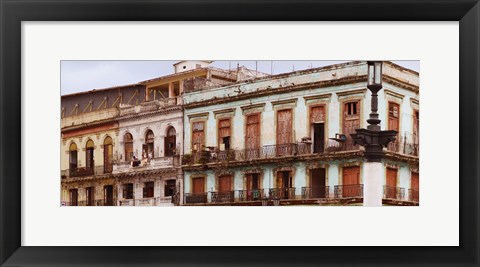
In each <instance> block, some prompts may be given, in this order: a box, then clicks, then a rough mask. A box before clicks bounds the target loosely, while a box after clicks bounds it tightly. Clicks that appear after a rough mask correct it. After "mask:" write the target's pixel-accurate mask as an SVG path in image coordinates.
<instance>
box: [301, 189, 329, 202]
mask: <svg viewBox="0 0 480 267" xmlns="http://www.w3.org/2000/svg"><path fill="white" fill-rule="evenodd" d="M329 195H330V187H329V186H312V187H302V199H309V198H328V197H329Z"/></svg>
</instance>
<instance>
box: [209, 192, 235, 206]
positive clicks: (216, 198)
mask: <svg viewBox="0 0 480 267" xmlns="http://www.w3.org/2000/svg"><path fill="white" fill-rule="evenodd" d="M234 193H235V191H225V192H210V194H211V196H212V203H224V202H233V201H234V199H235V195H234Z"/></svg>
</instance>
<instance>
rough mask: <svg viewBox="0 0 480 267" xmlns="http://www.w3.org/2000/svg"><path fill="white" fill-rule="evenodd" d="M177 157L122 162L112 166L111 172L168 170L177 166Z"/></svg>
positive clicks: (178, 163)
mask: <svg viewBox="0 0 480 267" xmlns="http://www.w3.org/2000/svg"><path fill="white" fill-rule="evenodd" d="M179 165H180V162H179V157H178V156H173V157H158V158H152V159H149V160H147V159H145V160H141V161H136V162H134V161H124V162H118V163H114V164H113V168H112V172H113V173H114V174H117V173H127V172H132V171H143V170H151V169H159V168H170V167H174V166H179Z"/></svg>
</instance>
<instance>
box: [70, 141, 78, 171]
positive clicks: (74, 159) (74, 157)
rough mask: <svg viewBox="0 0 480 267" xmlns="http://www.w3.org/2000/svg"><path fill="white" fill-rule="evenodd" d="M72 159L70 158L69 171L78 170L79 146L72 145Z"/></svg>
mask: <svg viewBox="0 0 480 267" xmlns="http://www.w3.org/2000/svg"><path fill="white" fill-rule="evenodd" d="M68 151H69V154H70V157H69V169H70V171H74V170H76V169H77V166H78V164H77V162H78V152H77V144H75V143H71V144H70V147H69V149H68Z"/></svg>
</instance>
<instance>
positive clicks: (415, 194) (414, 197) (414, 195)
mask: <svg viewBox="0 0 480 267" xmlns="http://www.w3.org/2000/svg"><path fill="white" fill-rule="evenodd" d="M408 197H409V200H410V201H413V202H420V199H419V191H418V190H415V189H408Z"/></svg>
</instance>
